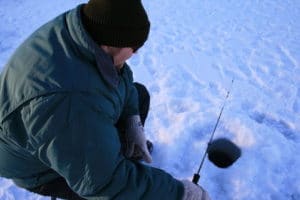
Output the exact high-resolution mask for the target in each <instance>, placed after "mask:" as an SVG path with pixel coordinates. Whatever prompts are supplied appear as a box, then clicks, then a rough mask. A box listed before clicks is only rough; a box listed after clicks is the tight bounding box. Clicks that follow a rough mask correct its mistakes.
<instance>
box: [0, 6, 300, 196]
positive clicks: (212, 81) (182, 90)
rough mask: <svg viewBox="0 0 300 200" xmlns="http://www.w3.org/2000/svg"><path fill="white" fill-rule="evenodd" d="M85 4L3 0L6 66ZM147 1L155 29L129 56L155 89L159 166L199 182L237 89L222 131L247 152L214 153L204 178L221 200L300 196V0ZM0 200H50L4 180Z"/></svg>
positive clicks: (1, 56)
mask: <svg viewBox="0 0 300 200" xmlns="http://www.w3.org/2000/svg"><path fill="white" fill-rule="evenodd" d="M83 2H86V1H80V0H69V1H49V0H47V1H46V0H40V1H36V0H13V1H4V0H0V68H2V67H3V66H4V65H5V63H6V62H7V61H8V59H9V57H10V55H11V54H12V53H13V51H14V49H15V48H16V47H17V46H18V45H19V44H20V43H21V42H22V41H23V40H24V39H25V38H26V37H27V36H29V34H31V33H32V32H33V31H34V30H35V29H36V28H38V27H39V26H40V25H42V24H44V23H45V22H47V21H48V20H50V19H52V18H54V17H55V16H56V15H58V14H60V13H62V12H64V11H66V10H68V9H71V8H74V7H75V6H76V5H77V4H79V3H83ZM143 2H144V5H145V8H146V10H147V12H148V14H149V18H150V20H151V33H150V36H149V40H148V41H147V43H146V44H145V46H144V47H143V48H142V49H141V50H139V52H138V54H136V55H134V56H133V57H132V58H131V59H130V60H129V61H128V63H129V64H130V66H131V67H132V69H133V71H134V77H135V80H137V81H139V82H142V83H143V84H145V85H146V86H147V87H148V89H149V91H150V93H151V98H152V102H151V110H150V114H149V117H148V121H147V123H146V126H145V130H146V132H147V134H148V136H149V138H150V139H151V140H152V141H153V142H154V144H155V150H154V153H153V160H154V162H153V163H152V165H153V166H155V167H159V168H162V169H164V170H166V171H168V172H169V173H171V174H172V175H173V176H175V177H177V178H179V179H186V178H188V179H191V178H192V176H193V174H194V173H195V172H196V170H197V169H198V166H199V164H200V161H201V158H202V155H203V153H204V151H205V148H206V145H207V142H208V140H209V138H210V134H211V132H212V130H213V128H214V125H215V123H216V120H217V117H218V115H219V112H220V109H221V107H222V105H223V103H224V98H225V96H226V93H227V91H228V90H229V89H230V88H231V94H230V97H229V98H228V99H227V102H226V106H225V109H224V111H223V115H222V118H221V121H220V124H219V127H218V129H217V131H216V135H215V136H216V138H218V137H226V138H229V139H230V140H232V141H234V142H235V143H236V144H237V145H238V146H239V147H241V149H242V157H241V158H240V159H239V160H238V161H237V162H236V163H235V164H234V165H233V166H231V167H229V168H228V169H220V168H217V167H215V166H214V165H213V164H212V163H211V162H209V161H208V160H206V162H205V163H204V166H203V168H202V170H201V179H200V184H201V185H202V186H203V187H204V188H205V189H206V190H207V191H208V192H209V194H210V196H211V198H212V199H214V200H257V199H260V200H300V178H299V177H300V157H299V154H300V23H299V19H300V1H299V0H285V1H282V0H272V1H271V0H261V1H258V0H244V1H238V0H215V1H213V0H189V1H184V0H176V1H172V0H164V1H159V0H152V1H145V0H144V1H143ZM232 79H234V84H233V86H232V87H231V80H232ZM0 199H1V200H13V199H16V200H24V199H26V200H27V199H28V200H44V199H49V198H45V197H41V196H38V195H34V194H31V193H29V192H26V191H25V190H22V189H19V188H17V187H16V186H15V185H14V184H13V183H12V182H11V181H9V180H7V179H0Z"/></svg>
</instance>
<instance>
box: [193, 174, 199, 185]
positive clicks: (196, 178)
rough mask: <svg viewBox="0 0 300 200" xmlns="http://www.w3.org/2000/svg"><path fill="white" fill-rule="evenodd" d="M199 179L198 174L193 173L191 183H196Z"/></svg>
mask: <svg viewBox="0 0 300 200" xmlns="http://www.w3.org/2000/svg"><path fill="white" fill-rule="evenodd" d="M199 179H200V175H199V174H194V177H193V183H195V184H196V185H198V181H199Z"/></svg>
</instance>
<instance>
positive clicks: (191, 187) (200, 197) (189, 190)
mask: <svg viewBox="0 0 300 200" xmlns="http://www.w3.org/2000/svg"><path fill="white" fill-rule="evenodd" d="M181 182H182V183H183V186H184V194H183V198H182V200H210V198H209V196H208V194H207V192H206V191H205V190H204V189H203V188H202V187H201V186H199V185H196V184H194V183H192V182H191V181H188V180H183V181H181Z"/></svg>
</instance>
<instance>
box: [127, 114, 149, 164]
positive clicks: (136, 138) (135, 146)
mask: <svg viewBox="0 0 300 200" xmlns="http://www.w3.org/2000/svg"><path fill="white" fill-rule="evenodd" d="M123 140H124V141H123V142H125V152H124V154H125V156H126V157H127V158H133V157H136V155H139V156H140V157H141V158H142V160H144V161H146V162H147V163H151V162H152V157H151V155H150V152H149V150H148V147H147V140H146V137H145V133H144V127H143V125H142V123H141V119H140V116H139V115H133V116H131V117H129V118H128V119H127V121H126V125H125V133H124V139H123Z"/></svg>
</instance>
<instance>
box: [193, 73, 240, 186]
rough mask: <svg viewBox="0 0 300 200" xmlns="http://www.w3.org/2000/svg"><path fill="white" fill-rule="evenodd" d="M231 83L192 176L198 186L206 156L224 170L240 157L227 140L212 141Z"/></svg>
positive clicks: (234, 147) (238, 152)
mask: <svg viewBox="0 0 300 200" xmlns="http://www.w3.org/2000/svg"><path fill="white" fill-rule="evenodd" d="M233 83H234V79H232V81H231V86H230V88H229V90H228V91H227V94H226V97H225V99H224V103H223V106H222V107H221V110H220V113H219V116H218V119H217V122H216V124H215V126H214V129H213V131H212V133H211V137H210V140H209V142H208V144H207V148H206V150H205V153H204V155H203V157H202V160H201V163H200V166H199V168H198V171H197V173H195V174H194V176H193V183H195V184H198V181H199V179H200V171H201V169H202V166H203V164H204V161H205V158H206V156H207V155H208V156H209V159H210V160H211V161H212V162H213V163H214V164H215V165H217V166H218V167H221V168H226V167H228V166H230V165H231V164H233V162H235V161H236V160H237V159H238V158H239V157H240V155H241V150H240V149H239V148H238V147H237V146H236V145H235V144H234V143H232V142H231V141H229V140H228V139H225V138H222V139H218V140H215V141H213V138H214V135H215V132H216V130H217V128H218V125H219V122H220V119H221V116H222V113H223V110H224V107H225V105H226V101H227V99H228V97H229V95H230V92H231V89H232V87H233Z"/></svg>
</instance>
